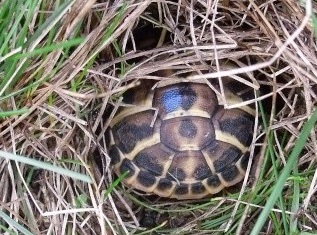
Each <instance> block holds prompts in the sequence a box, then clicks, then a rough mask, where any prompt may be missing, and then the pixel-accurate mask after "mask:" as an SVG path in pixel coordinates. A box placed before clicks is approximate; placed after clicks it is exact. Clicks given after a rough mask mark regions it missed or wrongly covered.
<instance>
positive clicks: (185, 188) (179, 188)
mask: <svg viewBox="0 0 317 235" xmlns="http://www.w3.org/2000/svg"><path fill="white" fill-rule="evenodd" d="M188 193H189V185H188V184H182V183H181V184H178V185H176V187H175V194H178V195H184V194H188Z"/></svg>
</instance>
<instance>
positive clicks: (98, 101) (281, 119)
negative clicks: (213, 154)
mask: <svg viewBox="0 0 317 235" xmlns="http://www.w3.org/2000/svg"><path fill="white" fill-rule="evenodd" d="M311 4H313V6H311ZM46 7H47V8H46V9H41V10H47V11H48V12H50V11H54V9H55V8H54V7H55V6H54V4H53V2H50V1H47V5H46ZM315 9H316V6H315V3H312V2H311V1H307V2H306V5H302V6H301V5H300V4H299V3H298V2H297V1H291V0H286V1H212V0H210V1H202V0H197V1H182V0H179V1H165V0H162V1H151V0H149V1H104V2H103V1H100V2H95V1H75V3H74V5H73V6H72V7H71V8H69V10H68V11H65V12H64V13H63V14H62V15H61V17H60V18H57V19H56V21H54V22H51V23H50V24H49V27H48V28H50V29H54V30H56V31H55V34H54V36H53V41H55V42H59V41H63V40H67V39H69V38H71V37H73V36H74V34H75V35H76V36H77V35H84V41H83V42H82V43H81V44H80V45H79V46H77V47H74V48H72V49H71V50H69V51H63V50H61V49H57V50H54V51H52V52H49V53H48V54H47V55H46V57H45V58H42V57H35V58H33V60H32V61H31V62H30V65H29V66H28V68H27V69H25V70H24V72H23V73H22V74H21V75H19V79H18V82H16V83H15V84H14V86H13V87H11V86H10V89H11V90H7V92H4V91H5V90H2V91H0V92H1V95H0V96H2V97H3V98H2V101H1V103H0V108H1V109H2V110H8V109H9V110H10V109H13V108H15V107H27V108H28V109H29V112H27V113H25V114H22V115H19V116H9V117H6V118H3V119H2V120H1V124H0V149H2V150H5V151H8V152H14V153H17V154H20V155H24V156H27V157H30V158H31V157H32V158H38V159H41V160H43V161H47V162H51V163H53V164H56V165H59V166H63V167H65V168H68V169H71V170H74V171H76V172H81V173H85V174H88V175H89V176H90V177H91V178H92V179H93V182H94V183H93V184H87V183H84V182H80V181H74V180H72V179H70V178H68V177H64V176H62V175H58V174H55V173H53V172H50V171H43V170H41V169H33V168H30V167H28V166H27V165H24V164H18V163H15V162H9V161H6V160H4V159H0V163H1V165H0V172H1V178H0V185H1V188H2V189H3V190H2V191H1V192H0V197H1V199H2V204H1V208H3V210H4V211H6V213H7V214H10V215H11V217H12V218H14V219H15V220H17V221H19V223H20V224H22V225H24V226H25V227H27V228H28V229H29V230H30V231H32V232H33V233H35V234H44V233H47V232H51V233H52V234H62V231H65V230H68V231H76V232H77V233H78V234H134V233H135V234H141V232H142V231H143V232H144V233H143V234H146V231H148V232H149V233H150V231H149V230H150V229H152V230H153V231H155V230H156V231H157V234H176V233H179V234H180V233H182V234H211V233H212V234H223V233H224V232H225V233H230V234H232V233H237V234H241V233H242V234H244V233H249V232H250V231H251V229H252V227H253V225H254V223H255V221H256V219H257V216H258V214H259V212H260V209H261V208H262V207H263V206H264V204H265V200H266V198H267V196H268V195H269V193H270V189H271V187H272V185H274V183H275V181H276V177H278V175H276V174H275V173H278V172H280V171H281V169H283V166H284V165H285V163H286V162H287V160H288V155H289V153H290V151H291V150H292V149H293V147H294V143H295V141H296V139H297V138H298V135H299V132H300V130H301V128H302V126H303V123H304V122H305V121H306V120H307V119H308V117H309V116H310V115H311V114H312V112H313V110H314V108H315V106H316V100H317V99H316V98H317V97H316V93H317V85H316V84H317V79H316V78H317V53H316V51H317V50H316V39H315V35H314V27H316V26H314V25H313V22H312V20H311V19H312V18H311V16H312V10H315ZM38 14H40V11H39V12H38ZM38 16H39V15H37V14H35V15H34V16H33V19H34V20H33V22H34V25H30V30H31V29H33V28H34V29H36V27H37V25H36V23H35V22H36V19H37V17H38ZM57 22H58V23H59V25H58V24H57ZM149 29H150V30H149ZM138 30H139V31H138ZM47 33H48V31H44V32H42V35H41V36H39V37H38V39H39V40H36V41H34V42H33V44H31V45H29V47H28V50H30V51H32V50H33V49H34V48H35V47H37V46H43V45H44V43H45V40H47V38H48V34H47ZM146 33H150V34H153V35H155V40H154V42H152V41H151V40H152V39H153V35H146ZM138 34H139V35H138ZM140 35H141V36H140ZM63 55H65V56H66V59H62V58H63ZM227 61H230V63H229V64H231V63H233V64H235V67H234V68H232V67H230V66H228V63H226V62H227ZM17 66H18V65H17ZM167 69H173V70H174V71H175V74H177V75H178V76H183V75H184V74H191V73H192V72H194V73H195V75H193V74H192V75H191V79H202V80H204V81H206V79H218V80H219V81H221V77H222V76H231V77H232V78H233V79H236V80H237V81H239V82H243V83H245V84H247V85H249V86H250V87H251V88H252V89H255V90H257V91H258V96H257V98H256V99H255V100H252V101H250V102H253V103H256V102H261V105H262V106H263V107H264V110H265V112H264V113H263V112H262V113H261V112H260V111H261V110H260V108H258V112H259V113H260V114H259V116H260V117H259V125H258V126H257V129H256V131H257V132H256V135H255V140H254V145H253V148H252V149H255V150H256V149H257V148H261V149H262V150H261V151H260V152H259V153H258V154H256V153H257V152H256V151H255V152H254V153H255V155H254V156H253V158H254V159H257V161H258V162H257V163H256V164H260V165H261V166H264V167H262V168H261V169H260V170H262V171H261V172H260V171H256V173H254V174H253V173H252V172H251V177H249V178H247V179H246V180H245V181H244V184H243V185H242V189H243V190H242V191H234V192H233V193H232V192H223V194H221V195H218V196H217V197H216V198H213V199H212V200H211V201H210V200H205V201H199V202H198V201H194V202H174V201H169V200H162V199H158V198H155V199H153V198H151V197H148V196H144V195H137V194H134V193H130V190H129V189H122V187H121V186H116V187H114V189H113V190H112V191H111V193H107V195H106V197H105V195H104V191H103V190H105V189H107V188H109V187H112V186H113V182H114V180H115V179H114V178H113V176H112V174H111V172H110V167H109V159H110V158H109V156H108V155H107V151H106V149H105V147H104V146H105V142H106V140H105V139H104V135H103V134H104V131H105V129H106V127H107V125H108V123H109V121H110V119H111V117H112V115H113V114H114V112H115V110H116V108H117V107H118V106H119V105H120V95H121V94H122V92H123V91H124V90H126V89H128V88H129V87H132V86H135V85H137V84H136V81H140V80H141V82H142V79H157V80H161V79H166V78H165V77H164V76H160V74H159V73H157V72H158V71H161V70H167ZM243 74H248V75H249V77H250V79H249V80H245V79H244V76H243ZM35 80H36V81H37V82H38V83H37V85H36V86H30V84H33V82H34V81H35ZM27 86H30V87H29V88H30V89H28V91H27V92H26V91H23V93H19V95H13V96H11V97H9V98H7V99H5V98H6V97H5V95H4V94H9V93H10V92H14V91H20V90H21V89H22V88H24V87H27ZM7 89H9V88H7ZM258 104H260V103H258ZM107 105H113V106H114V107H116V108H115V110H114V112H113V113H111V114H107V116H106V119H105V112H106V109H107ZM241 105H242V104H241ZM229 108H230V105H229ZM265 115H268V119H267V123H265V124H264V123H263V122H264V121H263V118H261V116H262V117H263V116H265ZM265 125H267V127H265ZM268 148H272V149H271V150H272V151H271V152H269V153H268V152H267V151H266V150H267V149H268ZM93 150H99V154H101V155H102V156H103V157H104V159H105V161H104V163H103V166H102V167H103V170H104V171H105V174H104V175H102V174H100V173H99V172H98V169H97V168H96V165H94V164H95V163H94V161H93V156H94V155H96V154H95V153H96V152H94V151H93ZM316 152H317V141H316V132H315V130H314V131H312V132H311V135H310V137H309V138H308V139H307V144H306V146H305V149H304V151H302V154H301V156H300V157H299V159H298V164H297V166H296V167H295V168H294V171H293V174H292V175H290V180H289V181H287V184H286V185H285V189H284V191H283V195H282V196H283V197H282V198H283V200H284V202H283V203H282V204H277V206H276V208H275V209H274V210H273V212H272V217H271V219H268V220H267V221H266V225H265V227H264V228H263V230H262V231H263V232H265V233H267V234H270V233H274V232H273V231H275V230H276V226H277V225H276V224H274V222H275V223H277V224H279V222H276V221H275V220H278V218H284V219H285V218H286V219H287V220H288V223H290V225H289V226H290V227H291V228H293V229H295V230H296V229H297V230H301V231H313V230H316V229H317V226H316V224H317V217H316V210H315V207H313V205H314V203H315V201H316V196H315V191H316V178H317V177H316V175H317V173H316ZM272 154H273V155H272ZM95 157H96V156H95ZM97 157H98V156H97ZM98 164H101V163H98ZM274 172H275V173H274ZM28 177H29V178H28ZM22 179H24V180H26V182H25V181H23V180H22ZM296 190H297V191H296ZM239 192H240V193H239ZM255 193H256V195H255ZM258 194H259V195H258ZM296 197H298V198H297V200H296ZM294 198H295V199H294ZM153 200H154V201H153ZM295 202H297V204H296V203H295ZM282 206H284V208H283V207H282ZM281 207H282V208H281ZM282 211H284V212H285V213H282ZM272 218H273V219H272ZM274 219H275V220H274ZM280 229H281V230H280V231H281V233H284V232H285V233H286V231H284V230H283V229H284V228H280ZM295 230H294V231H295ZM0 231H1V228H0Z"/></svg>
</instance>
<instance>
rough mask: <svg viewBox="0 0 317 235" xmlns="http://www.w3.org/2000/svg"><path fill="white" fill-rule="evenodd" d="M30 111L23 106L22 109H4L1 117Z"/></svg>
mask: <svg viewBox="0 0 317 235" xmlns="http://www.w3.org/2000/svg"><path fill="white" fill-rule="evenodd" d="M26 112H28V109H27V108H22V109H16V110H10V111H3V112H0V119H1V118H5V117H11V116H14V115H20V114H24V113H26Z"/></svg>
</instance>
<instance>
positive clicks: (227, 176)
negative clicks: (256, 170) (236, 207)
mask: <svg viewBox="0 0 317 235" xmlns="http://www.w3.org/2000/svg"><path fill="white" fill-rule="evenodd" d="M238 175H239V170H238V168H237V167H236V166H235V165H233V166H229V167H227V168H226V169H224V171H223V172H222V173H221V176H222V178H223V179H224V180H225V181H227V182H230V181H233V180H235V179H236V178H237V176H238Z"/></svg>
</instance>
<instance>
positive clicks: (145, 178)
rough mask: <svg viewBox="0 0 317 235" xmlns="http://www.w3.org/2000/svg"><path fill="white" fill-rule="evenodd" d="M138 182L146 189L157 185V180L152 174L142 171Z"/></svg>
mask: <svg viewBox="0 0 317 235" xmlns="http://www.w3.org/2000/svg"><path fill="white" fill-rule="evenodd" d="M137 179H138V182H139V183H140V184H141V185H143V186H144V187H151V186H153V185H154V184H155V183H156V178H155V176H154V175H152V174H151V173H150V172H147V171H142V170H141V171H140V172H139V174H138V176H137Z"/></svg>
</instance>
